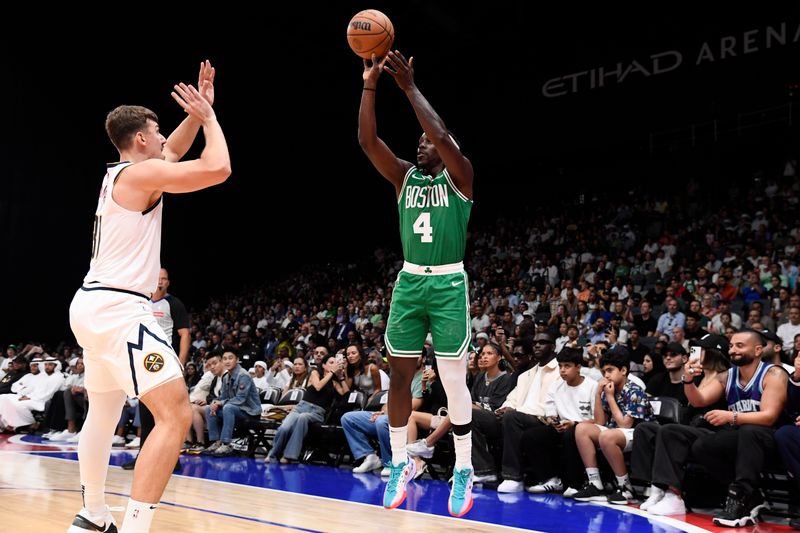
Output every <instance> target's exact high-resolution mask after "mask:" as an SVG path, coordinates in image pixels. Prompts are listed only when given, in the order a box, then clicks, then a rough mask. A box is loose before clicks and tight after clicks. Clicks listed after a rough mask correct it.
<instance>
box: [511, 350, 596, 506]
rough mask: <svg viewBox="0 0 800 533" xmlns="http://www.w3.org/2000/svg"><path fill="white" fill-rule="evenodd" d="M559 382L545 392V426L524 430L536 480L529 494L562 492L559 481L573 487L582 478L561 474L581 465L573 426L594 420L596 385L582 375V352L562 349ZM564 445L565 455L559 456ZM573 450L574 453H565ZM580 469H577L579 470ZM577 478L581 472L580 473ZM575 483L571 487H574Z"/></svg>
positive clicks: (530, 462) (523, 437)
mask: <svg viewBox="0 0 800 533" xmlns="http://www.w3.org/2000/svg"><path fill="white" fill-rule="evenodd" d="M556 360H557V361H558V371H559V379H557V380H555V381H554V382H553V383H552V384H551V385H550V388H549V390H548V392H547V399H546V400H545V422H546V424H545V425H541V426H535V427H532V428H529V429H527V430H526V431H525V432H524V433H523V436H522V441H523V442H524V446H523V449H524V450H529V452H530V453H529V454H528V455H529V456H531V457H530V458H529V460H528V461H527V463H528V465H529V469H530V470H531V471H532V472H531V475H532V478H533V479H534V480H535V481H536V483H534V484H533V485H532V486H530V487H528V489H527V490H528V492H532V493H541V492H562V491H563V490H564V483H563V482H562V478H564V479H567V482H568V483H570V484H571V485H572V486H576V485H577V484H579V482H580V480H581V477H582V476H580V477H577V476H574V475H573V476H572V477H573V478H576V479H570V477H569V476H565V475H564V473H563V471H567V472H569V471H570V470H573V471H574V470H575V468H571V467H573V465H578V464H579V463H580V455H578V454H577V449H576V448H575V446H574V444H573V445H572V446H569V445H568V442H569V441H571V442H572V443H574V442H575V426H576V425H577V424H578V423H580V422H582V421H584V420H594V407H595V399H596V391H597V382H596V381H594V380H593V379H587V378H585V377H584V376H582V375H581V373H580V370H581V364H582V363H583V350H581V349H580V348H564V349H563V350H561V352H559V354H558V355H557V356H556ZM560 445H563V449H564V452H563V453H559V447H560ZM568 450H573V453H571V454H570V453H568ZM578 470H579V469H578ZM578 473H579V475H580V470H579V472H578ZM573 483H574V484H573Z"/></svg>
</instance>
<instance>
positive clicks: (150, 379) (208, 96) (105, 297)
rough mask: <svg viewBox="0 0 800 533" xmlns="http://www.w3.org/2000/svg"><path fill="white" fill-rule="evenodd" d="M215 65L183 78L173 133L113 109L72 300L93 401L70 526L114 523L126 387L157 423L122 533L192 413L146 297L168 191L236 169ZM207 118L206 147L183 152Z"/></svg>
mask: <svg viewBox="0 0 800 533" xmlns="http://www.w3.org/2000/svg"><path fill="white" fill-rule="evenodd" d="M214 75H215V71H214V68H213V67H212V66H211V63H209V62H208V61H206V62H204V63H202V64H201V67H200V77H199V82H198V87H199V91H198V89H195V88H194V87H192V86H191V85H184V84H183V83H181V84H179V85H176V86H175V91H174V92H173V93H172V97H173V99H174V100H175V101H176V102H177V103H178V104H179V105H180V106H181V107H182V108H183V109H184V110H185V111H186V113H187V114H188V115H189V116H188V117H187V118H186V119H185V120H184V121H183V122H182V123H181V124H180V125H179V126H178V128H177V129H176V130H175V131H174V132H173V133H172V135H170V136H169V138H168V139H165V138H164V136H163V135H162V134H161V133H160V131H159V125H158V117H157V116H156V115H155V113H153V112H152V111H150V110H149V109H146V108H144V107H140V106H120V107H117V108H116V109H114V110H113V111H111V112H110V113H109V114H108V117H107V118H106V131H107V132H108V135H109V137H110V139H111V142H112V143H113V144H114V146H115V147H116V148H117V150H118V151H119V160H120V161H121V162H119V163H112V164H110V165H108V169H107V171H106V175H105V178H104V179H103V183H102V186H101V189H100V198H99V200H98V203H97V211H96V212H95V222H94V238H93V242H92V257H91V262H90V266H89V273H88V274H86V277H85V278H84V281H83V286H82V287H81V288H80V289H79V290H78V291H77V292H76V294H75V297H74V298H73V300H72V304H71V306H70V325H71V327H72V331H73V333H74V334H75V338H76V339H77V340H78V343H79V344H80V345H81V346H82V347H83V350H84V351H83V355H84V362H85V365H86V391H87V393H88V398H89V412H88V415H87V418H86V423H85V424H84V426H83V431H82V432H81V436H80V441H79V444H78V459H79V462H80V473H81V485H82V490H83V509H81V510H80V512H79V513H78V514H77V516H76V517H75V520H74V521H73V523H72V526H71V527H70V528H69V530H68V533H83V532H97V531H101V532H104V533H114V532H116V531H117V527H116V525H115V524H114V518H113V517H112V516H111V513H110V512H109V510H108V507H107V506H106V504H105V495H104V492H105V481H106V473H107V469H108V459H109V455H110V453H111V441H112V438H113V436H114V430H115V428H116V425H117V421H118V419H119V415H120V413H121V412H122V406H123V405H124V404H125V399H126V396H131V397H138V398H140V399H141V401H142V402H144V403H145V405H147V407H149V408H150V410H151V411H152V413H153V417H154V418H155V428H154V429H153V431H152V433H151V434H150V438H148V439H147V442H146V443H145V445H144V446H143V447H142V449H141V451H140V452H139V457H138V459H137V461H136V469H135V470H134V475H133V487H132V489H131V497H130V500H129V501H128V507H127V511H126V513H125V519H124V521H123V524H122V533H139V532H147V531H149V529H150V523H151V521H152V519H153V512H154V510H155V508H156V507H157V504H158V502H159V500H160V499H161V495H162V494H163V492H164V487H165V486H166V484H167V481H169V477H170V475H171V473H172V469H173V467H174V466H175V462H176V461H177V459H178V454H179V453H180V448H181V443H182V442H183V439H184V437H185V436H186V432H187V431H188V429H189V425H190V424H191V419H192V413H191V409H190V408H189V398H188V395H187V393H186V385H185V384H184V381H183V372H182V369H181V365H180V363H179V361H178V357H177V355H175V352H174V350H173V349H172V346H171V344H170V339H169V338H167V336H166V335H165V334H164V331H163V330H162V329H161V327H160V326H159V325H158V323H157V322H156V319H155V317H154V316H153V311H152V309H151V308H150V305H149V302H148V300H149V299H150V295H151V294H152V293H153V292H154V291H155V290H156V287H157V285H158V277H159V270H160V267H161V264H160V258H161V215H162V210H163V205H164V202H163V195H164V193H187V192H192V191H196V190H199V189H204V188H206V187H210V186H212V185H216V184H219V183H222V182H224V181H225V180H226V179H227V178H228V176H229V175H230V173H231V166H230V157H229V155H228V146H227V144H226V142H225V136H224V135H223V133H222V129H221V127H220V125H219V122H217V117H216V114H215V113H214V109H213V108H212V104H213V101H214V84H213V82H214ZM201 127H202V129H203V133H204V136H205V149H204V150H203V152H202V154H201V155H200V158H199V159H195V160H191V161H185V162H178V161H179V160H180V159H181V157H183V156H184V155H185V154H186V152H187V151H188V150H189V148H190V147H191V145H192V143H193V142H194V139H195V137H196V135H197V133H198V131H199V130H200V128H201Z"/></svg>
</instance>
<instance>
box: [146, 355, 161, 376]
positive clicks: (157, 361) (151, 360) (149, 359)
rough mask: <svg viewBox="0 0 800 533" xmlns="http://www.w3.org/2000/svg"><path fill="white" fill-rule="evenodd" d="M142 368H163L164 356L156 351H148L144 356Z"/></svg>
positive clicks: (150, 370)
mask: <svg viewBox="0 0 800 533" xmlns="http://www.w3.org/2000/svg"><path fill="white" fill-rule="evenodd" d="M144 368H145V370H147V371H148V372H158V371H159V370H161V369H162V368H164V358H163V357H161V354H158V353H149V354H147V355H146V356H145V357H144Z"/></svg>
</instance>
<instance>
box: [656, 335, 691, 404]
mask: <svg viewBox="0 0 800 533" xmlns="http://www.w3.org/2000/svg"><path fill="white" fill-rule="evenodd" d="M687 360H688V354H687V353H686V350H684V349H683V346H681V345H680V344H678V343H677V342H670V343H669V344H667V348H666V350H665V351H664V357H663V358H662V361H663V364H664V368H665V370H666V371H665V372H662V373H660V374H656V375H654V376H652V377H651V378H650V379H649V380H648V381H647V388H646V391H647V394H648V395H650V396H669V397H672V398H677V399H678V401H680V402H681V405H686V395H685V394H684V393H683V383H682V381H681V378H682V376H683V366H684V365H685V364H686V361H687Z"/></svg>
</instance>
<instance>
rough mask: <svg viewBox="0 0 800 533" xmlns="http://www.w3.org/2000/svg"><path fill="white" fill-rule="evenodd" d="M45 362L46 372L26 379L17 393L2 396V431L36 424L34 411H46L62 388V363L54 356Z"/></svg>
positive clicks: (0, 398) (0, 424)
mask: <svg viewBox="0 0 800 533" xmlns="http://www.w3.org/2000/svg"><path fill="white" fill-rule="evenodd" d="M43 364H44V372H39V373H37V374H34V375H32V376H31V379H29V380H25V383H24V384H23V385H21V386H20V387H19V388H18V389H17V391H16V393H12V394H4V395H2V396H0V431H4V430H7V429H8V430H14V429H16V428H20V427H23V426H30V425H32V424H34V422H35V419H34V418H33V411H44V408H45V403H46V402H47V401H48V400H50V398H52V397H53V395H54V394H55V393H56V392H57V391H58V390H59V389H61V386H62V385H63V384H64V374H62V373H61V371H60V368H61V363H60V362H58V361H57V360H56V359H55V358H54V357H50V356H47V357H46V358H45V359H44V360H43ZM36 366H38V364H37V365H36ZM57 369H58V370H57ZM22 381H23V380H20V381H19V382H17V384H19V383H21V382H22Z"/></svg>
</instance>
